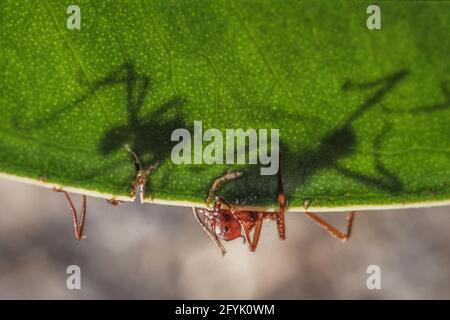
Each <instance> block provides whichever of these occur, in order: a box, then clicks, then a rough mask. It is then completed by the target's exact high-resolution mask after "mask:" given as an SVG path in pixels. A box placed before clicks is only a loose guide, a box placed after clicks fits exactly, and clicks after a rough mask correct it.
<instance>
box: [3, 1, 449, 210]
mask: <svg viewBox="0 0 450 320" xmlns="http://www.w3.org/2000/svg"><path fill="white" fill-rule="evenodd" d="M77 4H78V6H79V7H80V9H81V30H68V29H67V27H66V20H67V18H68V14H67V13H66V9H67V2H65V1H56V0H55V1H53V0H45V1H33V2H31V1H30V2H26V1H17V0H16V1H9V0H3V1H2V5H1V6H0V30H1V31H0V56H1V58H0V111H1V116H0V172H3V173H6V174H10V175H16V176H21V177H28V178H32V179H39V180H45V181H48V182H49V183H54V184H58V185H62V186H67V187H74V188H80V189H84V190H87V191H95V192H100V193H106V194H112V195H116V196H129V194H130V191H131V188H132V185H133V183H134V181H135V176H136V168H135V165H134V163H133V161H132V159H131V158H130V155H129V154H128V152H127V151H126V150H125V148H124V145H125V144H128V145H129V146H130V147H131V148H132V149H133V150H134V151H135V152H136V154H137V155H138V156H139V157H140V158H141V161H142V162H143V166H144V167H147V166H149V165H151V164H154V163H156V162H157V161H159V162H160V165H159V167H158V168H157V170H156V171H155V172H154V173H153V174H152V175H151V177H150V179H149V182H148V185H147V191H148V192H147V195H148V196H149V195H150V194H151V195H152V196H153V198H155V199H164V200H169V201H192V202H199V203H202V202H204V200H205V198H206V196H207V195H208V190H209V188H210V186H211V184H212V182H213V181H214V180H215V178H217V177H219V176H221V175H222V174H223V173H225V172H227V171H228V170H230V169H236V170H241V171H244V173H245V174H244V176H243V177H242V178H240V179H238V180H236V181H233V182H230V183H228V184H227V185H225V186H224V188H223V190H221V194H222V195H224V197H225V198H226V199H228V200H229V201H230V202H233V203H234V202H237V203H239V204H246V205H258V206H260V205H264V206H276V196H277V178H276V176H261V175H260V166H259V165H206V164H202V165H198V164H196V165H194V164H191V165H175V164H173V163H172V161H171V157H170V153H171V150H172V147H173V146H174V144H175V142H171V141H170V136H171V133H172V132H173V130H175V129H176V128H187V129H189V130H192V127H193V123H194V121H196V120H197V121H200V120H201V121H202V122H203V128H204V130H205V129H207V128H217V129H219V130H221V131H222V132H225V129H226V128H243V129H244V130H245V129H248V128H255V129H260V128H267V129H271V128H277V129H279V130H280V141H281V153H282V174H283V181H284V190H285V192H286V195H287V198H288V201H289V205H290V206H297V207H299V206H302V205H303V204H304V202H305V200H306V199H308V200H309V201H310V203H311V205H313V206H315V207H321V206H326V207H338V206H358V205H377V204H388V205H389V204H400V203H416V202H424V201H441V200H448V199H450V183H449V177H450V59H449V58H450V57H449V54H450V37H449V36H448V30H450V3H449V2H403V1H402V2H379V6H380V7H381V13H382V15H381V16H382V28H381V30H368V29H367V27H366V19H367V18H368V16H369V15H368V14H367V13H366V8H367V7H368V5H369V4H371V3H369V2H365V1H357V2H354V1H290V0H284V1H269V0H259V1H257V0H251V1H237V0H236V1H206V0H200V1H199V0H196V1H131V0H130V1H120V2H119V1H78V3H77Z"/></svg>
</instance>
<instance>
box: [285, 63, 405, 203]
mask: <svg viewBox="0 0 450 320" xmlns="http://www.w3.org/2000/svg"><path fill="white" fill-rule="evenodd" d="M407 74H408V71H406V70H400V71H396V72H393V73H391V74H389V75H387V76H384V77H382V78H380V79H376V80H373V81H370V82H366V83H355V82H351V81H347V82H346V83H345V84H344V85H343V87H342V89H343V90H344V91H347V90H353V89H357V90H369V89H376V88H378V89H377V90H376V91H375V92H374V93H372V94H371V95H370V96H369V97H368V98H366V99H365V100H364V101H363V102H362V103H361V104H360V105H359V106H358V108H357V109H356V110H355V111H353V112H352V113H350V114H349V115H348V117H347V119H346V120H345V121H344V122H343V123H342V124H340V125H339V126H337V127H336V128H334V129H333V130H332V131H331V132H329V133H328V134H327V135H325V136H324V137H322V138H321V139H320V141H319V143H318V144H317V145H316V146H315V147H312V148H309V149H305V150H302V151H300V152H294V151H292V150H291V149H290V148H289V147H288V146H287V145H286V144H285V143H282V145H281V147H282V149H281V150H282V152H283V155H284V159H286V163H285V164H284V165H285V167H286V171H287V172H291V173H292V175H291V178H290V179H285V180H286V181H287V183H286V193H287V194H288V196H289V195H290V194H292V193H293V192H297V191H296V190H298V188H299V187H302V186H306V184H307V183H308V182H309V181H310V179H311V178H312V177H314V175H315V174H316V173H317V172H319V171H321V170H323V169H326V168H331V169H335V168H337V167H338V168H339V172H340V173H342V174H343V175H346V176H349V177H352V178H355V179H358V180H359V181H360V182H363V183H365V184H367V185H376V186H377V187H379V188H383V189H385V190H389V191H392V190H397V191H399V190H401V187H402V184H401V182H400V181H399V179H398V178H397V177H395V176H394V175H393V174H392V173H390V172H389V171H388V170H386V168H385V167H384V166H383V164H382V163H381V161H379V159H378V160H375V162H376V166H377V171H378V172H379V173H380V174H382V175H383V178H384V179H382V180H379V179H378V178H372V177H366V176H362V175H359V174H356V173H354V172H352V171H349V170H347V169H345V168H340V167H339V165H338V161H339V160H341V159H345V158H347V157H349V156H351V155H352V154H353V153H354V151H355V147H356V145H357V133H356V132H355V129H354V128H353V122H354V121H356V120H358V119H359V118H361V117H362V116H363V115H364V114H365V113H366V112H367V111H369V110H370V109H372V108H374V107H376V106H378V105H379V104H380V102H381V101H382V99H383V98H384V97H385V96H386V95H387V94H388V93H389V92H391V91H392V90H393V89H394V88H395V87H396V85H397V84H398V83H399V82H400V81H401V80H402V79H403V78H404V77H405V76H406V75H407ZM384 135H385V132H382V134H380V135H378V136H377V137H376V138H375V140H376V141H375V143H376V144H377V146H379V145H380V144H381V140H382V139H383V137H384Z"/></svg>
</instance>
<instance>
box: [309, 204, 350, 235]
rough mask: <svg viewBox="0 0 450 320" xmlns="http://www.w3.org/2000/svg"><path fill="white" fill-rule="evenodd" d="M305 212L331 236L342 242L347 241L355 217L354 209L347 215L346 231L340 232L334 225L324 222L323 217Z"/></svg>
mask: <svg viewBox="0 0 450 320" xmlns="http://www.w3.org/2000/svg"><path fill="white" fill-rule="evenodd" d="M305 214H306V215H307V216H308V217H310V218H311V219H312V220H314V221H315V222H317V223H318V224H319V225H320V226H321V227H322V228H324V229H325V230H326V231H328V232H329V233H330V234H331V235H332V236H334V237H336V238H337V239H339V240H341V241H342V242H345V241H347V239H348V238H350V235H351V232H352V225H353V220H354V218H355V211H352V212H350V213H349V214H348V216H347V232H346V233H342V232H341V231H339V230H338V229H336V228H335V227H333V226H332V225H331V224H329V223H328V222H326V221H325V220H324V219H322V218H321V217H319V216H318V215H316V214H314V213H312V212H305Z"/></svg>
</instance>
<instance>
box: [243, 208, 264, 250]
mask: <svg viewBox="0 0 450 320" xmlns="http://www.w3.org/2000/svg"><path fill="white" fill-rule="evenodd" d="M263 218H264V212H258V213H257V217H256V223H255V231H253V240H250V230H249V229H248V228H244V230H245V238H246V240H247V243H248V247H249V249H250V251H252V252H254V251H256V247H257V246H258V241H259V236H260V234H261V227H262V223H263Z"/></svg>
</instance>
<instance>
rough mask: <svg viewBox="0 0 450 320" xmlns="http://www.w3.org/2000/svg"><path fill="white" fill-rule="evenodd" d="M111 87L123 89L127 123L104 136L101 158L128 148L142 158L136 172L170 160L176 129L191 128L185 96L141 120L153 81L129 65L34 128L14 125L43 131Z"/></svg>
mask: <svg viewBox="0 0 450 320" xmlns="http://www.w3.org/2000/svg"><path fill="white" fill-rule="evenodd" d="M112 86H123V87H124V90H125V93H126V111H127V119H126V123H124V124H120V125H116V126H114V127H112V128H110V129H108V130H107V131H106V132H105V133H103V135H102V136H101V138H100V141H99V143H98V146H97V150H98V151H99V152H100V153H101V154H102V155H109V154H111V153H113V152H115V151H117V150H119V149H120V148H121V147H127V150H129V151H132V153H133V155H136V156H137V157H139V158H138V159H136V158H134V160H135V165H136V169H137V170H141V169H143V168H142V167H144V166H145V167H148V166H149V165H154V164H156V163H160V162H161V161H163V160H165V159H166V158H168V157H170V152H171V144H170V141H171V134H172V132H173V131H174V130H175V129H177V128H188V126H186V124H185V121H184V118H185V116H184V112H183V109H182V107H183V106H185V105H186V103H187V100H186V99H185V98H184V97H182V96H174V97H172V98H171V99H170V100H168V101H167V102H165V103H163V104H161V105H158V106H156V107H153V108H152V110H151V111H150V112H149V113H148V114H146V115H143V116H142V115H141V114H140V113H141V110H142V107H143V105H144V103H145V98H146V97H147V95H148V94H149V92H150V88H151V78H150V76H148V75H145V74H139V73H138V72H137V71H136V68H135V66H134V65H133V64H132V63H130V62H125V63H123V64H122V65H120V66H119V67H117V68H115V69H114V70H112V71H111V72H109V73H108V74H107V75H106V76H104V77H102V78H100V79H97V80H95V81H93V82H92V83H90V84H89V88H88V89H87V90H86V92H85V93H84V94H82V95H81V96H79V97H76V98H75V99H73V100H71V101H69V102H67V103H65V104H62V105H60V106H58V107H56V108H53V111H52V112H51V113H49V114H46V115H43V116H42V117H41V118H40V119H37V120H35V121H33V123H32V124H27V123H24V122H20V121H19V120H18V119H13V125H14V126H15V127H17V128H22V129H25V128H26V129H27V130H32V129H34V130H40V129H42V128H45V127H46V126H48V125H51V124H52V123H55V122H57V121H58V120H61V119H62V118H64V117H67V116H68V114H69V112H70V111H72V110H74V109H75V108H76V107H78V106H79V105H80V104H81V103H83V102H85V101H87V100H88V99H90V98H91V97H93V96H95V94H96V93H97V92H98V91H101V90H103V89H107V88H109V87H112ZM188 130H189V128H188ZM136 160H138V161H136ZM141 166H142V167H141Z"/></svg>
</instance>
